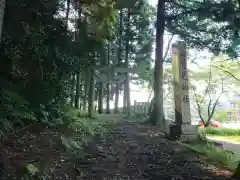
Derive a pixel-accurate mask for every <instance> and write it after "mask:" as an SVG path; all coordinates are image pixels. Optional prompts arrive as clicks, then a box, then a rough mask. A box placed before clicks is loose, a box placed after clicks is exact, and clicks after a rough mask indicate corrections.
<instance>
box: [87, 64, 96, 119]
mask: <svg viewBox="0 0 240 180" xmlns="http://www.w3.org/2000/svg"><path fill="white" fill-rule="evenodd" d="M89 74H90V78H89V91H88V117H92V116H93V112H94V108H95V107H94V100H95V83H94V71H93V69H91V70H90V73H89Z"/></svg>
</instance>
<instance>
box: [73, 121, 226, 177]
mask: <svg viewBox="0 0 240 180" xmlns="http://www.w3.org/2000/svg"><path fill="white" fill-rule="evenodd" d="M87 152H88V156H87V158H85V159H82V160H79V161H78V162H77V163H76V165H77V166H79V167H80V171H81V173H82V177H81V178H80V179H92V180H93V179H96V180H104V179H106V180H107V179H111V180H114V179H118V180H120V179H126V180H127V179H136V180H143V179H144V180H159V179H164V180H173V179H174V180H190V179H194V180H198V179H204V180H206V179H209V180H210V179H214V180H218V179H219V180H220V179H227V176H228V175H229V172H227V171H224V170H220V169H218V168H216V167H214V166H212V165H209V164H207V163H204V162H202V160H200V158H199V156H198V155H196V154H195V153H193V152H192V151H190V150H189V149H188V148H186V147H185V146H183V145H180V144H178V143H176V142H173V141H168V140H166V139H164V136H163V135H162V134H161V132H160V131H159V129H157V128H156V127H151V126H146V125H139V124H138V123H135V122H124V123H120V124H116V125H115V127H113V129H112V130H111V131H110V132H108V133H106V134H104V135H103V136H102V137H101V138H100V140H99V142H97V143H96V142H92V143H91V144H90V145H89V147H88V149H87Z"/></svg>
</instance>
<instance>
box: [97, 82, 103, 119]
mask: <svg viewBox="0 0 240 180" xmlns="http://www.w3.org/2000/svg"><path fill="white" fill-rule="evenodd" d="M98 113H99V114H102V113H103V83H102V82H101V83H100V85H99V90H98Z"/></svg>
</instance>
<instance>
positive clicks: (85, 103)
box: [82, 73, 90, 111]
mask: <svg viewBox="0 0 240 180" xmlns="http://www.w3.org/2000/svg"><path fill="white" fill-rule="evenodd" d="M86 74H87V73H85V77H84V97H83V105H82V106H83V107H82V109H83V111H86V110H87V98H88V91H89V85H90V84H89V82H90V80H89V78H90V77H89V76H87V75H86Z"/></svg>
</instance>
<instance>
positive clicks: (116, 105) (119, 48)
mask: <svg viewBox="0 0 240 180" xmlns="http://www.w3.org/2000/svg"><path fill="white" fill-rule="evenodd" d="M122 26H123V10H122V9H121V10H120V14H119V39H118V60H117V65H118V66H119V65H120V63H121V55H122ZM119 90H120V84H119V83H118V82H117V83H116V89H115V104H114V105H115V108H114V111H115V113H118V112H119V109H118V104H119Z"/></svg>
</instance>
